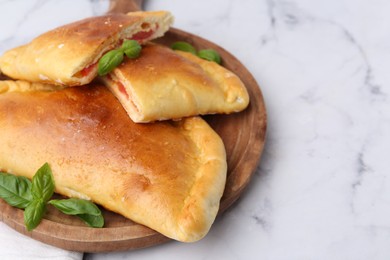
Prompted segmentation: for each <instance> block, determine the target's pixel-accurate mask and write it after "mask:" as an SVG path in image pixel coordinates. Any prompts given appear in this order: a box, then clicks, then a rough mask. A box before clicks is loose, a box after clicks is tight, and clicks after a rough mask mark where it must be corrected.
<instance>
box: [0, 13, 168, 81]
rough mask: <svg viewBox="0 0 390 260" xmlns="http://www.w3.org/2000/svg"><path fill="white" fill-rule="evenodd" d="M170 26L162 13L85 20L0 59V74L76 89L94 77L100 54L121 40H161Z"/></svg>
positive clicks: (53, 32)
mask: <svg viewBox="0 0 390 260" xmlns="http://www.w3.org/2000/svg"><path fill="white" fill-rule="evenodd" d="M172 22H173V17H172V15H171V14H170V13H169V12H166V11H154V12H131V13H128V14H127V15H126V14H109V15H104V16H97V17H92V18H87V19H84V20H80V21H77V22H74V23H70V24H67V25H64V26H61V27H59V28H56V29H54V30H51V31H49V32H46V33H44V34H42V35H40V36H38V37H37V38H35V39H34V40H32V41H31V42H30V43H28V44H26V45H23V46H20V47H16V48H14V49H11V50H9V51H7V52H5V53H4V55H3V56H2V57H0V71H2V72H3V73H4V74H5V75H7V76H9V77H11V78H14V79H22V80H27V81H31V82H43V83H50V84H56V85H66V86H77V85H84V84H87V83H89V82H91V81H92V80H93V79H94V78H95V77H96V75H97V62H98V60H99V59H100V58H101V57H102V55H103V54H104V53H106V52H107V51H109V50H111V49H115V48H117V47H119V46H120V45H121V43H122V42H123V40H125V39H134V40H137V41H138V42H140V43H143V42H145V41H148V40H151V39H154V38H156V37H160V36H162V35H163V34H164V33H165V32H166V31H167V30H168V29H169V26H170V25H171V24H172Z"/></svg>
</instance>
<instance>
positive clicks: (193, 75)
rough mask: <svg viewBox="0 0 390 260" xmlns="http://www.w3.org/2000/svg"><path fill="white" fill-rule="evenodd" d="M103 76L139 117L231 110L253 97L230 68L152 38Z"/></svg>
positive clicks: (140, 119) (141, 119)
mask: <svg viewBox="0 0 390 260" xmlns="http://www.w3.org/2000/svg"><path fill="white" fill-rule="evenodd" d="M102 79H103V81H104V82H105V84H106V85H107V86H108V87H109V88H110V90H111V91H112V92H113V93H114V95H115V96H116V97H117V98H118V99H119V100H120V102H121V103H122V105H123V107H124V108H125V109H126V111H127V113H128V114H129V116H130V118H131V119H132V120H133V121H134V122H150V121H156V120H165V119H175V118H182V117H186V116H193V115H204V114H215V113H222V114H228V113H232V112H238V111H241V110H243V109H245V108H246V107H247V106H248V103H249V96H248V92H247V90H246V88H245V86H244V84H243V83H242V81H241V80H240V79H239V78H238V77H237V76H236V75H235V74H234V73H232V72H231V71H229V70H227V69H226V68H224V67H222V66H220V65H218V64H217V63H215V62H211V61H207V60H203V59H200V58H198V57H197V56H195V55H193V54H191V53H187V52H181V51H173V50H171V49H170V48H168V47H165V46H162V45H157V44H152V43H148V44H146V45H145V46H143V48H142V51H141V55H140V56H139V57H138V58H136V59H126V60H125V62H123V63H122V64H121V65H119V66H118V67H117V68H115V69H114V70H113V71H112V72H111V73H110V74H108V75H107V76H105V77H103V78H102Z"/></svg>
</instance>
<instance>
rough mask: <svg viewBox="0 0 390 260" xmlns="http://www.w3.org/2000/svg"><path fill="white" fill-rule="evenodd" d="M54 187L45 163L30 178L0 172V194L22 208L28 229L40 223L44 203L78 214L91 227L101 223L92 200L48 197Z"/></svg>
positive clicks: (8, 201)
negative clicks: (52, 198)
mask: <svg viewBox="0 0 390 260" xmlns="http://www.w3.org/2000/svg"><path fill="white" fill-rule="evenodd" d="M54 190H55V183H54V178H53V174H52V171H51V169H50V166H49V164H48V163H45V164H44V165H43V166H42V167H41V168H39V170H38V171H37V172H36V173H35V174H34V177H33V178H32V181H30V180H29V179H27V178H25V177H21V176H15V175H12V174H8V173H4V172H0V198H2V199H4V200H5V201H6V202H7V203H8V204H10V205H11V206H14V207H18V208H20V209H24V223H25V225H26V227H27V230H29V231H31V230H33V229H34V228H36V227H37V226H38V225H39V223H40V222H41V220H42V218H43V216H44V214H45V211H46V207H47V204H52V205H53V206H55V207H56V208H58V209H60V210H61V211H62V212H64V213H65V214H68V215H76V216H78V217H79V218H81V219H82V220H83V221H84V222H85V223H86V224H87V225H89V226H91V227H103V225H104V219H103V215H102V213H101V211H100V209H99V208H98V207H97V206H96V205H95V204H93V203H92V202H90V201H86V200H81V199H64V200H50V198H51V197H52V196H53V193H54Z"/></svg>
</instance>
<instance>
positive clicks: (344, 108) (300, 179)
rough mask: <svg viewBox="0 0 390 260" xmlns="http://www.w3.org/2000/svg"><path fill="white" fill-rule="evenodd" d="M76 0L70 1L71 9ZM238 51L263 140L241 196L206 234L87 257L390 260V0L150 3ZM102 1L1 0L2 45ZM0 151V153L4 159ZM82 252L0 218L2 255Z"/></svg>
mask: <svg viewBox="0 0 390 260" xmlns="http://www.w3.org/2000/svg"><path fill="white" fill-rule="evenodd" d="M76 4H77V7H76ZM145 8H146V9H148V10H158V9H167V10H170V11H172V13H173V14H174V15H175V16H176V23H175V27H177V28H181V29H184V30H187V31H190V32H192V33H195V34H198V35H200V36H202V37H204V38H207V39H209V40H211V41H214V42H216V43H217V44H219V45H221V46H223V47H224V48H226V49H227V50H228V51H230V52H232V53H234V54H235V55H236V56H237V58H239V59H240V60H241V61H242V62H243V64H244V65H246V66H247V68H248V69H249V70H250V71H251V72H252V73H253V75H254V77H255V78H256V80H257V81H258V83H259V84H260V85H261V89H262V91H263V94H264V97H265V100H266V104H267V108H268V117H269V120H268V122H269V125H268V136H267V143H266V147H265V152H264V156H263V158H262V162H261V165H260V167H259V168H258V170H257V172H256V174H255V175H254V177H253V181H252V183H251V184H250V185H249V187H248V189H247V190H246V192H245V193H244V194H243V196H242V198H241V199H240V200H239V201H238V203H236V204H235V205H234V207H232V208H231V209H230V210H229V211H228V212H226V214H224V215H223V216H222V217H221V218H219V219H218V220H217V221H216V223H215V225H214V226H213V227H212V230H211V232H210V233H209V234H208V235H207V237H206V238H204V239H203V240H202V241H200V242H197V243H193V244H183V243H178V242H171V243H168V244H164V245H160V246H156V247H153V248H148V249H142V250H136V251H129V252H118V253H107V254H86V255H84V258H86V259H93V260H95V259H187V260H190V259H224V260H230V259H276V260H279V259H289V260H291V259H293V260H295V259H296V260H298V259H299V260H301V259H305V260H306V259H316V260H317V259H354V260H355V259H362V260H363V259H390V158H389V154H388V152H389V147H390V134H389V133H390V100H389V94H390V93H389V91H390V89H389V84H390V83H389V82H390V73H389V68H390V30H389V25H390V15H389V14H390V2H389V1H387V0H375V1H367V0H329V1H309V0H283V1H282V0H280V1H279V0H262V1H260V0H241V1H239V0H230V1H226V0H214V1H207V0H202V1H179V0H176V1H173V0H171V1H157V0H149V1H147V3H146V7H145ZM106 9H107V1H93V0H91V1H87V0H84V1H76V0H72V1H71V0H61V1H48V0H47V1H45V0H35V1H32V0H27V1H22V0H18V1H11V0H0V53H2V52H3V51H5V50H6V49H8V48H11V47H14V46H16V45H18V44H21V43H24V42H26V41H28V40H30V39H31V38H32V37H34V36H36V35H37V34H39V33H41V32H43V31H46V30H47V29H50V28H53V27H55V26H58V25H60V24H64V23H66V22H70V21H73V20H77V19H80V18H83V17H87V16H91V15H98V14H101V13H104V12H105V11H106ZM0 156H1V155H0ZM39 256H45V257H47V258H48V259H81V258H82V257H83V255H82V254H79V253H73V252H67V251H64V250H59V249H56V248H54V247H51V246H47V245H43V244H41V243H39V242H36V241H34V240H32V239H30V238H28V237H24V236H21V235H19V234H18V233H16V232H14V231H12V230H10V229H9V228H8V227H6V226H5V225H4V224H2V223H0V259H34V258H37V259H39Z"/></svg>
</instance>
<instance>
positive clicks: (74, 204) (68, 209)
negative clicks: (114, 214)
mask: <svg viewBox="0 0 390 260" xmlns="http://www.w3.org/2000/svg"><path fill="white" fill-rule="evenodd" d="M49 204H51V205H53V206H54V207H56V208H57V209H59V210H60V211H61V212H63V213H65V214H67V215H79V214H90V215H94V216H98V215H101V214H102V213H101V211H100V209H99V208H98V207H97V206H96V205H95V204H94V203H93V202H91V201H88V200H83V199H75V198H71V199H63V200H50V201H49Z"/></svg>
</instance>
